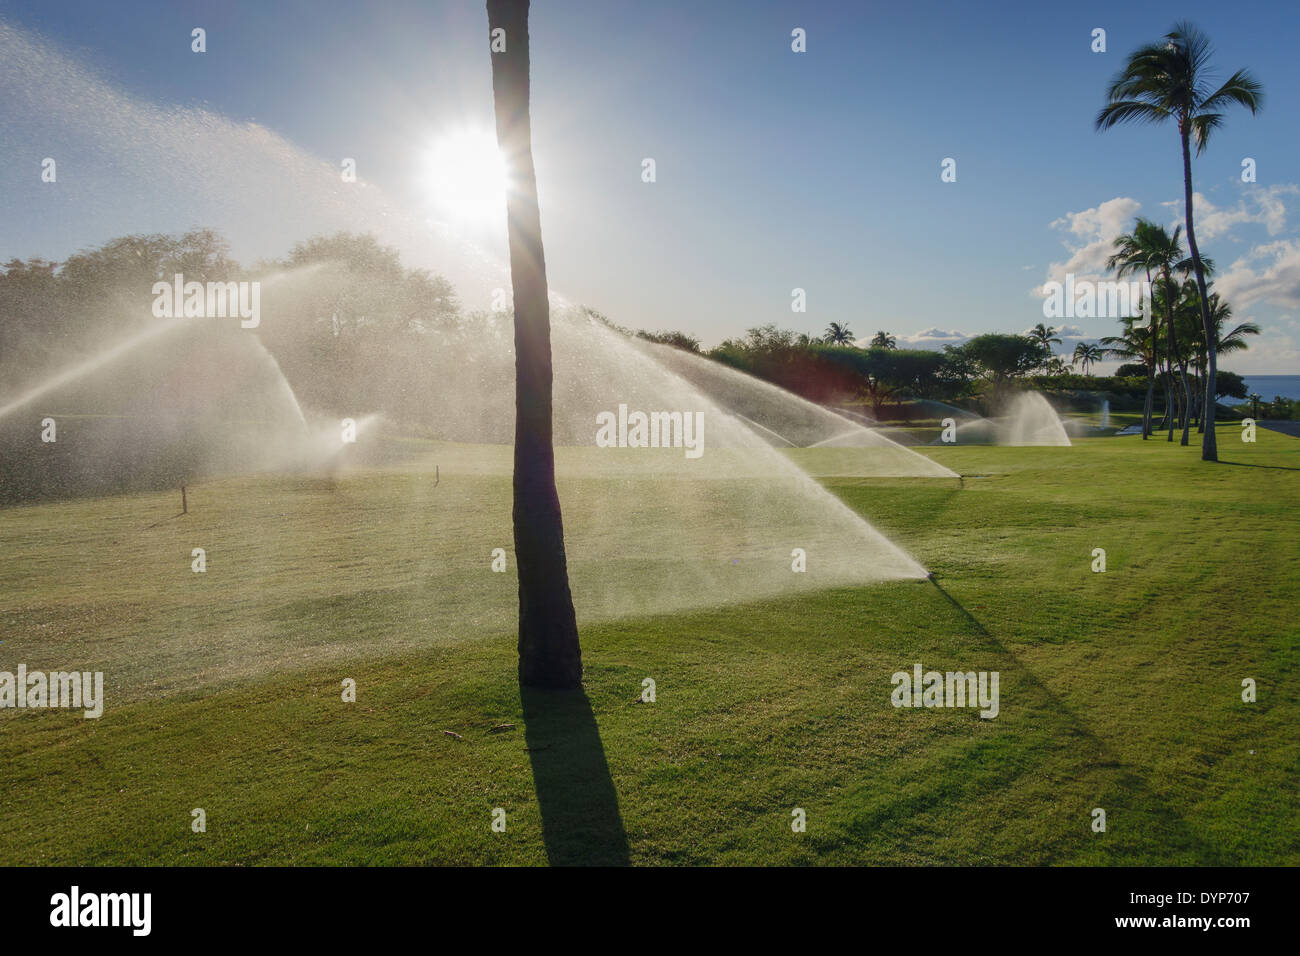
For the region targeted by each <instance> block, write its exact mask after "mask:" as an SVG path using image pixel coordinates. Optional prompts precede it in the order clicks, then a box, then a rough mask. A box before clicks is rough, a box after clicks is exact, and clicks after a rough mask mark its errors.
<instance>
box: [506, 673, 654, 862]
mask: <svg viewBox="0 0 1300 956" xmlns="http://www.w3.org/2000/svg"><path fill="white" fill-rule="evenodd" d="M519 696H520V700H521V702H522V704H523V711H524V738H525V740H526V741H527V744H528V759H529V760H530V762H531V763H532V766H533V784H534V786H535V787H536V789H537V803H538V806H539V808H540V809H541V814H542V839H543V841H545V843H546V858H547V859H548V860H549V861H550V863H551V865H552V866H627V865H628V862H629V854H628V845H627V832H626V831H625V830H624V829H623V818H622V816H621V815H620V814H619V810H618V793H617V792H616V791H615V790H614V781H613V780H612V779H611V777H610V775H609V764H608V763H607V762H606V760H605V748H604V746H603V745H602V744H601V741H600V730H599V728H598V727H597V726H596V717H595V715H594V714H593V713H592V710H591V703H590V702H589V701H588V700H587V695H586V694H585V693H584V692H582V691H581V690H577V691H555V690H536V689H533V688H529V687H523V688H520V693H519Z"/></svg>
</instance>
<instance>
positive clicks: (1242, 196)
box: [0, 0, 1300, 373]
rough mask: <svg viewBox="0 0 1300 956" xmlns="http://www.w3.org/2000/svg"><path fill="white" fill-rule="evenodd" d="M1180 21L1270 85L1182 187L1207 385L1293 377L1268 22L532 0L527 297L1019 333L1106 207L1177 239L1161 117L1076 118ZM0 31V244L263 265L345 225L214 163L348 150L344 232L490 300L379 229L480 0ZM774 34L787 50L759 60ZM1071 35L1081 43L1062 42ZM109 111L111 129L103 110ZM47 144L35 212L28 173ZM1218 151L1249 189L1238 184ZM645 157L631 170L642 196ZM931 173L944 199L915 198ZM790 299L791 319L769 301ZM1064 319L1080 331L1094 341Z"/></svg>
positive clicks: (412, 214)
mask: <svg viewBox="0 0 1300 956" xmlns="http://www.w3.org/2000/svg"><path fill="white" fill-rule="evenodd" d="M1053 7H1055V9H1052V8H1053ZM1183 17H1187V18H1190V19H1192V20H1193V21H1194V22H1195V23H1196V24H1197V25H1198V26H1200V27H1201V28H1202V29H1203V30H1205V31H1206V32H1207V33H1209V34H1210V36H1211V37H1212V38H1213V40H1214V43H1215V47H1216V57H1215V63H1216V65H1217V67H1218V69H1219V72H1220V75H1221V76H1222V77H1226V76H1227V75H1228V73H1230V72H1231V71H1232V70H1233V69H1236V68H1238V67H1242V66H1245V67H1249V68H1250V69H1251V70H1252V72H1253V73H1254V74H1255V75H1256V77H1257V78H1258V79H1260V80H1261V81H1262V82H1263V84H1264V86H1265V90H1266V94H1267V100H1266V105H1265V109H1264V110H1263V111H1262V112H1261V113H1260V114H1259V115H1258V116H1256V117H1251V116H1250V115H1249V114H1248V113H1245V112H1241V111H1237V112H1234V113H1233V114H1231V115H1230V116H1229V118H1228V123H1227V125H1226V127H1225V128H1224V129H1223V130H1221V131H1219V132H1218V133H1217V134H1216V138H1215V139H1214V141H1212V143H1211V145H1210V149H1209V151H1208V152H1207V153H1206V154H1205V155H1204V156H1202V157H1199V158H1198V159H1197V160H1196V161H1195V167H1194V172H1195V175H1196V187H1197V191H1198V192H1199V193H1201V194H1202V195H1203V197H1204V200H1205V205H1204V207H1203V212H1201V215H1198V222H1200V221H1202V220H1201V216H1204V222H1205V225H1204V226H1203V227H1198V233H1199V234H1200V236H1199V237H1200V239H1201V245H1202V247H1203V251H1204V252H1205V254H1207V255H1209V256H1212V257H1214V258H1215V259H1216V260H1218V262H1219V265H1220V270H1221V273H1222V275H1221V277H1220V280H1219V283H1220V288H1221V290H1222V291H1223V292H1224V294H1225V295H1226V296H1227V297H1228V298H1229V300H1230V301H1231V302H1232V303H1233V304H1234V307H1235V311H1236V316H1237V318H1238V319H1253V320H1254V321H1256V322H1258V323H1259V324H1261V325H1262V326H1264V328H1265V334H1264V335H1262V336H1260V337H1259V339H1257V340H1256V342H1255V344H1254V345H1253V347H1252V350H1251V352H1250V353H1248V354H1247V355H1246V356H1245V357H1244V358H1238V357H1233V358H1232V359H1231V360H1230V361H1229V362H1228V363H1227V366H1228V367H1229V368H1233V369H1237V370H1239V371H1246V372H1249V371H1254V372H1257V373H1265V372H1271V373H1289V372H1295V373H1300V321H1298V320H1300V186H1298V185H1297V184H1298V183H1300V124H1298V123H1297V118H1300V108H1298V107H1300V102H1298V101H1297V97H1300V66H1297V59H1296V57H1295V55H1294V38H1295V37H1296V36H1297V35H1300V7H1297V6H1296V5H1283V4H1274V3H1267V4H1251V3H1236V4H1222V3H1219V4H1210V3H1177V4H1174V3H1160V2H1148V3H1142V4H1133V3H1131V2H1126V3H1114V4H1112V3H1089V4H1077V5H1069V6H1066V5H1047V4H1041V3H1024V4H1020V3H988V4H970V3H923V2H922V3H907V4H899V3H888V4H875V3H764V2H745V3H707V4H702V3H698V2H660V3H656V4H653V5H648V4H643V3H630V2H627V3H624V2H607V3H596V2H588V3H577V2H561V0H540V2H535V3H534V5H533V12H532V43H533V96H534V116H533V120H534V149H535V153H536V158H537V166H538V176H539V190H540V192H541V198H542V203H543V232H544V236H545V241H546V250H547V259H548V266H549V269H550V278H551V284H552V286H553V288H555V289H556V290H557V291H559V292H560V293H562V294H563V295H564V296H565V297H567V298H568V299H570V300H572V301H576V302H581V303H585V304H588V305H591V306H593V307H595V308H598V309H600V310H601V311H603V312H605V313H607V314H608V315H609V316H610V317H611V318H613V319H614V320H615V321H617V322H619V323H621V324H624V325H629V326H633V327H638V328H652V329H656V328H681V329H685V330H688V331H690V332H692V333H694V334H696V335H698V336H699V337H701V338H702V339H703V340H704V341H705V343H706V344H712V343H715V342H717V341H718V340H720V339H722V338H723V337H726V336H729V335H736V334H739V333H741V332H743V330H744V329H745V328H748V327H750V326H753V325H758V324H764V323H768V322H773V323H776V324H778V325H781V326H784V327H789V328H794V329H797V330H799V331H806V332H809V333H820V332H821V331H822V330H823V329H824V328H825V326H826V324H827V323H828V322H831V321H837V322H841V323H847V324H849V325H850V326H851V328H852V329H853V330H854V331H855V332H856V333H858V334H859V335H860V336H863V337H866V336H868V335H870V334H871V333H873V332H874V331H875V330H877V329H887V330H889V331H891V332H892V333H894V334H895V335H897V336H898V337H899V338H900V339H901V340H903V341H904V342H917V343H921V344H929V345H939V344H942V343H943V342H945V341H956V340H959V338H960V336H962V335H970V334H977V333H979V332H983V331H991V330H999V331H1019V330H1021V329H1025V328H1028V327H1029V326H1031V325H1033V324H1034V323H1035V322H1037V321H1040V320H1041V319H1042V311H1041V304H1042V299H1041V296H1038V295H1036V294H1035V290H1036V288H1037V287H1038V286H1039V285H1040V284H1041V283H1043V282H1044V281H1045V280H1046V279H1048V278H1052V277H1059V276H1060V275H1061V274H1063V272H1064V271H1066V270H1067V269H1068V270H1070V271H1074V272H1075V273H1076V274H1077V275H1087V274H1092V273H1095V272H1096V270H1097V268H1098V264H1099V259H1098V257H1099V256H1103V253H1104V251H1105V247H1106V245H1107V243H1108V241H1109V239H1110V238H1111V237H1112V236H1113V235H1114V234H1115V232H1116V231H1117V230H1119V229H1121V228H1127V227H1128V226H1130V225H1131V221H1132V216H1133V215H1134V214H1136V213H1140V214H1142V215H1145V216H1149V217H1152V218H1155V219H1157V220H1158V221H1165V222H1169V223H1173V222H1176V221H1178V220H1179V219H1180V218H1181V205H1180V204H1179V201H1180V199H1181V167H1180V157H1179V153H1178V143H1177V136H1176V133H1175V131H1174V129H1173V128H1161V127H1157V128H1150V127H1138V128H1131V129H1120V130H1115V131H1111V132H1108V133H1105V134H1099V133H1096V132H1094V130H1093V126H1092V123H1093V119H1094V117H1095V115H1096V112H1097V110H1098V108H1099V107H1100V106H1101V105H1102V103H1103V98H1104V90H1105V87H1106V84H1107V82H1108V80H1109V79H1110V78H1111V76H1112V75H1113V74H1114V73H1115V71H1116V70H1117V69H1119V67H1120V66H1121V64H1122V62H1123V58H1124V56H1125V55H1126V54H1127V53H1128V52H1130V51H1131V50H1132V49H1133V48H1134V47H1136V46H1138V45H1139V44H1141V43H1143V42H1147V41H1150V40H1153V39H1156V38H1158V37H1159V36H1160V35H1161V34H1162V33H1163V32H1165V31H1166V30H1167V29H1168V28H1169V27H1170V26H1171V25H1172V23H1173V22H1174V21H1175V20H1177V19H1180V18H1183ZM0 23H3V24H5V25H6V26H7V27H8V28H9V32H7V33H5V34H3V35H2V38H0V45H5V44H7V45H8V48H9V49H8V51H7V52H8V53H9V54H10V55H9V56H8V57H7V58H0V59H5V60H6V63H5V64H4V65H0V94H3V97H2V99H0V126H2V127H3V131H2V132H0V148H2V149H3V155H4V163H3V169H0V185H2V186H3V194H4V196H5V203H4V205H5V210H4V215H3V217H0V257H3V258H5V259H7V258H9V257H10V256H15V255H17V256H22V257H27V256H31V255H43V256H46V257H48V258H54V259H60V258H63V257H65V256H66V255H68V254H69V253H70V252H73V251H75V250H76V249H78V248H83V247H85V246H88V245H92V244H95V243H98V242H102V241H103V240H105V239H108V238H110V237H112V236H114V235H119V234H122V233H125V232H139V231H161V232H176V231H181V230H183V229H185V228H188V227H190V226H192V225H200V224H202V225H214V226H216V227H217V228H219V229H221V230H222V231H223V232H224V233H225V234H226V235H227V236H228V237H229V238H230V239H231V241H232V244H233V246H234V252H235V255H236V256H237V258H239V259H240V260H241V261H245V262H252V261H253V260H255V259H257V258H260V257H269V256H277V255H283V254H284V253H285V252H286V251H287V250H288V247H289V246H290V245H291V244H292V243H293V242H294V241H295V240H298V239H301V238H305V237H306V235H309V234H311V232H312V231H315V230H316V229H317V228H318V227H319V228H324V227H325V225H347V224H349V223H350V220H349V219H348V216H350V215H353V213H352V212H348V211H347V210H352V209H353V207H352V206H351V205H346V206H345V205H344V204H342V202H343V201H341V200H337V199H336V198H334V197H333V194H332V193H330V192H329V191H328V190H324V189H317V188H315V187H314V186H313V187H312V188H305V187H304V188H303V190H302V192H301V194H299V193H298V192H296V191H295V189H296V187H294V188H291V187H287V186H281V185H275V186H274V187H272V186H271V185H268V181H267V180H265V178H263V179H262V180H260V181H255V180H256V178H257V177H258V176H260V175H261V174H260V173H259V172H258V170H260V169H262V168H263V166H259V165H255V164H251V163H245V162H241V157H243V156H245V155H246V153H245V152H243V151H244V150H262V154H260V159H259V163H263V164H266V165H267V166H268V167H269V166H270V165H274V164H276V163H278V164H280V165H281V166H286V167H288V166H294V167H295V168H298V167H301V166H302V165H303V164H304V163H307V162H308V161H310V162H317V163H319V164H320V166H321V168H324V166H325V165H326V164H328V165H332V166H333V167H334V168H336V169H337V166H338V163H339V160H340V157H353V158H355V159H356V160H357V169H358V174H359V176H360V178H361V180H362V183H361V184H359V186H360V188H362V189H365V190H369V193H368V194H367V204H366V205H365V210H366V211H365V212H364V214H362V213H357V216H358V218H357V219H356V221H355V222H353V223H351V224H352V226H353V228H357V229H365V228H370V229H373V230H374V231H376V232H378V233H379V234H380V235H381V237H382V238H385V239H388V240H389V241H393V242H394V243H395V244H398V245H399V246H401V247H402V248H403V252H404V254H405V255H406V256H407V259H408V261H409V262H410V264H412V265H421V266H427V267H430V268H433V269H435V270H438V271H444V272H446V273H447V274H448V277H449V278H451V279H452V280H453V281H456V282H457V284H458V285H460V286H462V288H463V298H465V299H466V305H467V306H468V307H483V308H485V307H486V306H487V303H486V302H483V301H481V297H482V296H483V295H484V294H485V293H484V292H483V291H481V290H480V289H479V287H478V286H476V285H475V283H474V282H473V281H471V280H470V279H469V278H468V277H467V276H462V274H461V273H462V272H464V269H465V267H464V266H463V265H461V264H460V263H459V260H458V259H456V256H455V255H451V254H448V255H449V256H450V257H449V258H448V259H447V260H446V261H445V262H444V261H442V260H441V259H440V256H441V255H442V254H443V253H442V252H440V251H438V250H440V249H446V248H447V246H446V242H445V235H444V242H443V245H441V246H435V247H423V246H420V244H419V243H418V242H413V241H411V238H410V231H409V229H406V228H401V229H399V228H396V227H394V226H393V223H394V222H395V221H396V220H397V219H398V218H400V217H408V218H410V219H411V220H412V221H414V222H423V223H426V224H427V223H428V221H429V219H430V218H433V219H437V218H438V213H437V211H436V210H435V209H431V208H430V199H429V196H428V193H427V190H426V189H425V188H424V187H425V186H426V185H427V179H428V175H427V173H428V169H427V161H426V160H424V159H422V157H424V156H425V155H426V153H427V148H428V144H429V143H430V142H436V141H437V139H438V138H439V136H441V135H443V134H444V133H445V131H447V130H449V129H462V128H479V129H483V130H490V129H491V108H492V103H491V79H490V62H489V59H488V52H487V49H486V15H485V13H484V12H483V8H482V4H481V3H478V2H473V3H437V2H431V0H422V2H410V3H403V2H385V3H382V4H378V3H377V4H371V5H367V4H357V3H337V4H335V3H329V2H313V3H301V2H300V3H274V4H268V3H240V2H231V0H223V2H219V3H218V2H209V3H166V4H163V3H143V2H116V3H113V4H101V3H68V2H58V0H46V2H44V3H42V4H40V5H29V4H14V3H10V2H7V0H0ZM195 26H202V27H204V28H205V29H206V31H207V44H208V51H207V52H206V53H204V54H201V55H199V54H194V53H192V52H191V50H190V30H191V29H192V28H193V27H195ZM795 27H802V28H804V29H805V30H806V31H807V37H808V40H807V45H808V50H807V52H806V53H802V54H796V53H793V52H792V51H791V49H790V31H791V30H792V29H793V28H795ZM1095 27H1101V28H1104V29H1105V30H1106V33H1107V37H1106V41H1107V52H1106V53H1104V54H1097V53H1093V52H1091V50H1090V49H1089V45H1090V42H1091V31H1092V30H1093V28H1095ZM34 45H35V46H34ZM33 49H39V50H40V51H42V53H41V55H40V56H39V57H37V56H35V55H33V54H32V50H33ZM15 51H17V53H15ZM67 64H72V65H73V67H75V73H76V76H75V77H74V78H72V79H69V78H68V77H69V75H70V74H71V73H72V72H74V70H72V69H70V68H68V67H67ZM92 94H93V95H92ZM123 103H129V104H132V109H133V110H138V111H139V112H138V113H137V112H132V113H130V114H129V115H128V117H127V119H125V120H123V119H122V115H123V114H122V113H121V112H120V108H121V104H123ZM95 104H107V105H101V106H99V107H96V106H95ZM177 110H186V111H188V112H186V114H185V117H186V119H185V121H184V122H183V123H182V122H181V121H180V120H178V119H176V118H175V117H176V115H177V113H176V111H177ZM143 119H147V120H148V128H147V129H145V130H144V132H140V131H139V130H140V129H141V128H143V127H139V126H138V125H137V120H140V121H141V122H143ZM227 121H228V122H229V123H230V124H232V125H230V126H229V127H227V126H225V125H223V124H225V123H226V122H227ZM250 122H254V123H256V124H258V127H257V128H256V129H257V130H261V131H262V132H261V133H250V132H249V128H248V127H247V125H246V124H248V123H250ZM96 124H99V125H100V126H102V127H103V128H102V129H96V130H94V135H89V134H88V132H87V130H88V129H89V128H91V127H95V126H96ZM169 124H171V125H169ZM173 129H174V130H175V133H174V134H173V133H171V132H169V131H171V130H173ZM267 131H269V133H268V132H267ZM263 134H265V135H263ZM272 134H273V135H272ZM258 136H261V137H262V139H261V140H257V141H256V142H252V141H253V140H254V139H256V137H258ZM266 136H271V137H272V138H273V139H274V142H271V143H268V142H264V141H263V140H265V138H266ZM208 137H211V139H209V138H208ZM223 137H224V138H225V141H228V142H230V143H231V150H230V152H229V155H227V154H226V153H225V151H224V150H223V149H222V147H221V145H220V144H221V142H222V141H223ZM170 140H175V142H171V141H170ZM182 140H184V141H182ZM196 143H197V144H198V145H196ZM250 143H251V145H250ZM241 144H242V145H241ZM52 155H53V156H57V157H58V158H59V162H60V167H59V168H60V185H59V188H60V189H61V190H62V192H60V193H57V194H56V193H54V192H52V190H51V189H49V188H48V187H49V185H50V184H42V183H41V182H40V181H39V176H38V171H39V163H40V160H41V158H42V157H45V156H52ZM1247 156H1249V157H1252V158H1254V159H1255V160H1256V163H1257V168H1258V181H1257V182H1256V183H1254V184H1243V183H1241V182H1240V172H1241V165H1240V164H1241V160H1242V158H1243V157H1247ZM645 157H653V158H654V159H655V161H656V166H657V181H656V182H654V183H649V184H648V183H643V182H642V181H641V177H640V172H641V161H642V159H643V158H645ZM945 157H953V158H955V159H956V161H957V181H956V182H955V183H943V182H941V181H940V175H939V174H940V161H941V160H942V159H943V158H945ZM281 172H282V171H281ZM318 172H319V171H318V170H315V169H314V168H313V169H312V170H310V171H308V172H302V173H294V174H293V175H294V176H298V175H301V176H304V177H307V178H310V177H312V176H315V175H317V173H318ZM280 174H281V173H276V174H275V175H277V176H278V175H280ZM267 175H270V174H267ZM283 175H285V176H289V179H286V180H285V181H286V182H291V183H295V184H296V183H299V182H301V181H303V180H300V179H294V178H292V176H290V174H288V173H283ZM79 179H80V180H81V186H80V188H81V191H80V192H79V191H78V180H79ZM276 182H277V183H278V182H279V180H276ZM65 185H66V189H65V188H64V186H65ZM42 187H46V188H42ZM56 196H57V198H52V197H56ZM379 197H382V199H381V198H379ZM348 202H350V200H349V201H348ZM309 207H313V208H309ZM314 207H322V208H320V209H317V208H314ZM324 207H331V208H324ZM377 209H384V210H389V211H390V212H382V213H379V212H376V210H377ZM341 210H342V211H341ZM331 217H332V218H331ZM503 233H504V225H503V223H500V222H497V221H496V220H495V219H493V220H491V221H486V222H478V223H472V224H468V225H466V224H458V225H457V226H456V227H455V234H456V235H461V234H463V236H464V238H465V239H467V240H469V241H472V242H473V243H474V244H475V245H476V246H479V247H482V249H483V250H484V252H485V255H486V257H487V258H488V259H492V258H494V257H495V258H498V259H499V258H501V257H502V256H501V253H502V249H503V245H504V242H503ZM453 245H454V246H459V245H461V244H460V243H459V242H457V243H453ZM461 251H463V250H461ZM1103 257H1104V256H1103ZM489 284H490V283H489ZM795 287H800V288H803V289H805V290H806V293H807V312H805V313H794V312H792V311H791V308H790V302H791V290H792V289H793V288H795ZM1066 321H1067V323H1068V324H1069V325H1071V326H1074V327H1075V328H1074V329H1072V331H1073V332H1075V333H1076V334H1077V335H1079V336H1082V337H1085V338H1088V339H1094V338H1096V337H1097V336H1100V335H1103V334H1108V333H1110V332H1111V331H1112V330H1113V329H1114V328H1115V327H1116V324H1117V323H1115V322H1114V320H1107V319H1093V320H1066ZM1058 324H1059V323H1058ZM1073 341H1075V339H1069V338H1067V343H1066V344H1067V347H1072V345H1073Z"/></svg>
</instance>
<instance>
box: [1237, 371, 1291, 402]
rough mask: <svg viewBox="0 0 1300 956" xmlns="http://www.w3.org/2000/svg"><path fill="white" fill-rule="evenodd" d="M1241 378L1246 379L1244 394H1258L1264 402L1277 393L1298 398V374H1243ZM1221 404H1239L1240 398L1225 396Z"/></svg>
mask: <svg viewBox="0 0 1300 956" xmlns="http://www.w3.org/2000/svg"><path fill="white" fill-rule="evenodd" d="M1242 378H1244V379H1245V380H1246V394H1247V395H1258V396H1259V397H1260V398H1262V399H1263V400H1264V401H1266V402H1271V401H1273V399H1275V398H1277V396H1279V395H1281V396H1282V397H1283V398H1289V399H1291V400H1292V401H1295V400H1296V399H1300V375H1243V376H1242ZM1223 404H1225V405H1240V404H1241V399H1239V398H1226V399H1224V400H1223Z"/></svg>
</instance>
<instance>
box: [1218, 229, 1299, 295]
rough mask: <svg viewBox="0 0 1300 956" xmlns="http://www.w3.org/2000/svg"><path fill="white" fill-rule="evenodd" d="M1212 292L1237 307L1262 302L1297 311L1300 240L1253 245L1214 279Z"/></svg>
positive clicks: (1280, 240)
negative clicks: (1213, 290)
mask: <svg viewBox="0 0 1300 956" xmlns="http://www.w3.org/2000/svg"><path fill="white" fill-rule="evenodd" d="M1214 289H1215V291H1216V292H1218V293H1219V294H1220V295H1221V296H1223V298H1224V299H1226V300H1227V301H1228V302H1229V303H1231V304H1233V305H1234V306H1238V307H1242V306H1248V305H1253V304H1255V303H1261V302H1262V303H1267V304H1269V305H1276V306H1280V307H1282V308H1284V309H1300V240H1296V239H1279V240H1278V241H1277V242H1269V243H1265V244H1264V245H1260V246H1255V247H1254V248H1253V249H1251V250H1250V251H1249V252H1247V253H1246V254H1245V255H1244V256H1242V257H1241V258H1240V259H1238V260H1237V261H1236V262H1234V263H1233V264H1232V265H1231V266H1229V267H1228V269H1227V271H1226V272H1223V273H1222V274H1221V275H1220V276H1219V277H1218V278H1217V279H1216V280H1215V282H1214Z"/></svg>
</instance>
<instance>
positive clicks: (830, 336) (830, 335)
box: [825, 322, 853, 345]
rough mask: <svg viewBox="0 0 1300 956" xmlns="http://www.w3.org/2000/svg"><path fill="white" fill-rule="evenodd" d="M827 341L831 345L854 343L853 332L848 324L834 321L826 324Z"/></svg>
mask: <svg viewBox="0 0 1300 956" xmlns="http://www.w3.org/2000/svg"><path fill="white" fill-rule="evenodd" d="M825 338H826V342H827V343H828V344H830V345H852V344H853V333H852V332H851V331H850V330H849V327H848V326H847V325H840V324H839V323H838V322H832V323H831V324H830V325H828V326H826V337H825Z"/></svg>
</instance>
